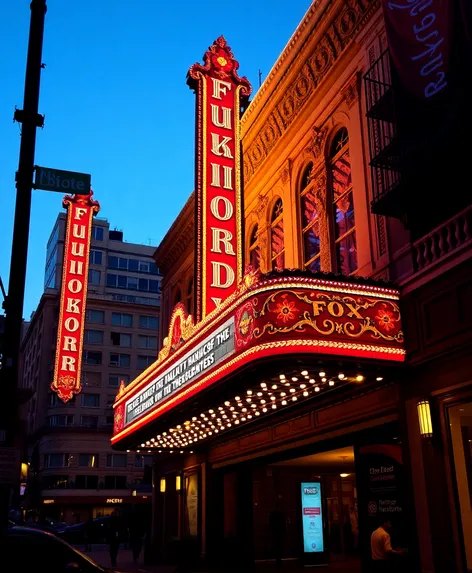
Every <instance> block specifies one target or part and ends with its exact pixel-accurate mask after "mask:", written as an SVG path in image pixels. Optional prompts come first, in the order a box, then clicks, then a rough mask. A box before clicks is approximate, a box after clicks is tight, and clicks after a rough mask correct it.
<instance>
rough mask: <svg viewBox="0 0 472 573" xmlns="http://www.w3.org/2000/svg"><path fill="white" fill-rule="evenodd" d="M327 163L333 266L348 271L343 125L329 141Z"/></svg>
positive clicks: (350, 232)
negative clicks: (330, 199)
mask: <svg viewBox="0 0 472 573" xmlns="http://www.w3.org/2000/svg"><path fill="white" fill-rule="evenodd" d="M329 164H330V165H329V169H330V182H331V198H332V201H333V221H332V225H333V228H334V242H335V249H336V270H337V272H338V273H341V274H344V275H349V274H351V273H353V272H354V271H356V270H357V242H356V228H355V218H354V200H353V195H352V174H351V159H350V154H349V137H348V133H347V129H346V128H344V127H343V128H342V129H340V130H339V131H338V132H337V134H336V135H335V137H334V140H333V143H332V144H331V150H330V161H329Z"/></svg>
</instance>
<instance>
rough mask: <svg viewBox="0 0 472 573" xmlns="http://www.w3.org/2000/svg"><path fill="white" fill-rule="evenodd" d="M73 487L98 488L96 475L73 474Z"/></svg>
mask: <svg viewBox="0 0 472 573" xmlns="http://www.w3.org/2000/svg"><path fill="white" fill-rule="evenodd" d="M75 487H76V488H77V489H98V476H83V475H77V476H75Z"/></svg>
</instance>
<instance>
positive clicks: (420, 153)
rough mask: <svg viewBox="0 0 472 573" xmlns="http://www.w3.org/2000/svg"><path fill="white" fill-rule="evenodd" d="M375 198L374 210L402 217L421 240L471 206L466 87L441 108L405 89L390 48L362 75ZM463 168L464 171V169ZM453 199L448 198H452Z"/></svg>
mask: <svg viewBox="0 0 472 573" xmlns="http://www.w3.org/2000/svg"><path fill="white" fill-rule="evenodd" d="M364 88H365V94H366V104H367V113H366V116H367V122H368V131H369V148H370V165H371V176H372V189H373V196H372V202H371V210H372V212H373V213H375V214H378V215H385V216H387V217H395V218H398V219H401V220H402V221H403V222H404V223H405V225H406V226H407V227H409V228H410V230H411V231H412V236H413V238H418V237H420V236H422V235H424V234H426V233H428V232H429V231H430V230H432V229H433V228H434V227H435V226H436V225H438V224H440V223H442V222H443V221H445V220H446V219H448V218H449V217H451V216H453V215H454V214H455V213H457V209H458V208H459V209H462V208H465V207H466V206H467V205H469V204H470V193H469V192H466V190H465V187H466V178H467V179H468V176H467V175H465V171H464V166H466V165H467V164H468V163H469V162H470V158H469V155H470V153H469V152H468V151H467V146H464V144H463V142H464V141H468V140H469V139H470V129H471V121H470V113H465V112H466V101H467V100H466V97H465V95H466V94H465V90H464V88H463V86H462V85H461V86H459V87H457V86H455V87H454V88H451V90H450V93H449V94H448V96H447V98H446V101H444V102H442V103H440V104H439V105H438V106H437V107H435V108H432V107H427V105H428V104H426V103H424V102H418V101H415V100H413V99H412V98H411V97H410V96H408V94H406V93H405V91H404V90H403V89H402V88H401V86H400V84H399V82H398V81H397V80H396V78H395V71H394V70H393V69H392V67H391V63H390V54H389V51H388V50H386V51H385V52H384V53H383V54H382V55H381V56H380V57H379V59H378V60H377V61H376V62H374V64H373V65H372V66H371V68H370V69H369V70H368V71H367V73H366V74H365V76H364ZM461 167H462V169H461ZM448 199H450V200H448Z"/></svg>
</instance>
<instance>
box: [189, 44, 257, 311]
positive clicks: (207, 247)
mask: <svg viewBox="0 0 472 573" xmlns="http://www.w3.org/2000/svg"><path fill="white" fill-rule="evenodd" d="M204 62H205V64H204V65H203V66H202V65H201V64H198V63H197V64H194V65H193V66H192V67H191V68H190V70H189V73H188V80H187V83H188V85H189V86H190V87H191V88H192V89H193V90H195V92H196V94H197V141H196V202H195V204H196V220H197V241H196V244H197V267H196V275H197V276H196V286H197V288H196V295H197V300H196V303H197V304H196V308H197V316H196V318H197V321H199V320H201V319H203V318H205V316H206V315H207V314H209V313H210V312H211V311H212V310H214V309H215V308H217V307H218V306H219V304H220V303H221V302H222V301H224V300H225V299H226V298H227V297H228V296H229V295H230V294H232V293H233V292H234V291H235V290H236V287H237V285H238V283H239V282H240V281H241V278H242V266H243V265H242V257H243V245H242V223H241V219H242V192H241V146H240V113H241V105H243V104H245V103H246V102H247V100H248V98H249V95H250V93H251V84H250V83H249V81H248V80H247V79H246V78H244V77H243V78H240V77H239V76H238V74H237V69H238V67H239V64H238V62H237V61H236V60H235V59H234V56H233V54H232V52H231V49H230V47H229V46H228V45H227V43H226V40H225V39H224V38H223V36H220V37H219V38H218V39H217V40H215V42H214V43H213V45H212V46H210V48H209V49H208V51H207V52H206V53H205V55H204Z"/></svg>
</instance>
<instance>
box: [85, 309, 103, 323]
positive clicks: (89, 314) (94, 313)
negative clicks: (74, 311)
mask: <svg viewBox="0 0 472 573" xmlns="http://www.w3.org/2000/svg"><path fill="white" fill-rule="evenodd" d="M85 320H86V321H87V322H94V323H95V324H104V322H105V312H104V311H103V310H93V309H87V311H86V313H85Z"/></svg>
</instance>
